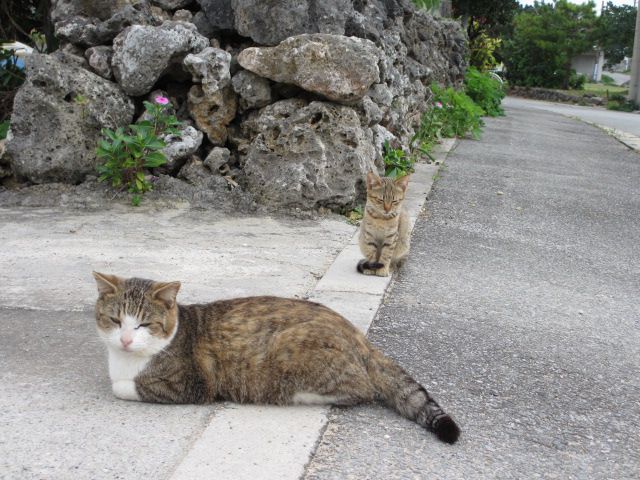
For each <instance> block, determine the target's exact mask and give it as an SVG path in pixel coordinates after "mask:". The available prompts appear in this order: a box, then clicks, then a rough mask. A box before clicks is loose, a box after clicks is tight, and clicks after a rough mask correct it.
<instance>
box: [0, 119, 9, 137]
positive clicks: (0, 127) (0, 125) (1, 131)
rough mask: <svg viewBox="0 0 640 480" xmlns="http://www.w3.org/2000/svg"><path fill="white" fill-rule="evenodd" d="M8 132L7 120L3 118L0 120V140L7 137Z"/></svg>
mask: <svg viewBox="0 0 640 480" xmlns="http://www.w3.org/2000/svg"><path fill="white" fill-rule="evenodd" d="M8 132H9V120H4V121H2V122H0V140H4V139H5V138H7V133H8Z"/></svg>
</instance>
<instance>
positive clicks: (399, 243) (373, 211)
mask: <svg viewBox="0 0 640 480" xmlns="http://www.w3.org/2000/svg"><path fill="white" fill-rule="evenodd" d="M408 184H409V176H408V175H407V176H404V177H400V178H397V179H395V180H394V179H392V178H388V177H382V178H381V177H379V176H378V175H376V174H375V173H373V172H369V174H368V175H367V203H366V205H365V210H364V218H363V219H362V225H361V226H360V237H359V243H360V251H361V252H362V254H363V255H364V256H365V258H364V259H363V260H360V261H359V262H358V271H359V272H360V273H364V274H365V275H378V276H380V277H386V276H388V275H389V269H390V268H393V267H400V266H402V264H403V263H404V261H405V259H406V257H407V254H408V253H409V233H410V232H409V215H408V213H407V211H406V209H405V208H404V207H403V206H402V201H403V200H404V194H405V192H406V191H407V185H408Z"/></svg>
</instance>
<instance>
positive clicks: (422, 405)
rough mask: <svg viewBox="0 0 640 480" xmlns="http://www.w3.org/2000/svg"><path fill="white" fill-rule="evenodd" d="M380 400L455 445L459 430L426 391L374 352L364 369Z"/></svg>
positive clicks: (388, 359) (378, 352)
mask: <svg viewBox="0 0 640 480" xmlns="http://www.w3.org/2000/svg"><path fill="white" fill-rule="evenodd" d="M367 370H368V373H369V378H370V379H371V382H372V383H373V385H374V387H375V389H376V392H377V393H378V396H379V399H380V400H382V401H384V402H385V403H386V404H387V405H388V406H389V407H391V408H393V409H394V410H396V411H397V412H398V413H400V415H402V416H403V417H406V418H408V419H410V420H413V421H415V422H416V423H418V424H419V425H421V426H423V427H425V428H427V429H429V430H431V431H432V432H434V433H435V434H436V436H437V437H438V438H439V439H440V440H442V441H443V442H447V443H455V442H456V440H458V437H459V436H460V428H459V427H458V425H456V422H454V421H453V419H452V418H451V417H450V416H449V415H447V414H446V413H445V412H444V411H443V410H442V408H440V405H438V404H437V403H436V401H435V400H434V399H433V398H432V397H431V396H430V395H429V393H428V392H427V390H426V389H425V388H424V387H423V386H422V385H420V384H419V383H418V382H416V381H415V380H414V379H413V378H411V376H410V375H409V374H408V373H407V372H405V371H404V370H403V369H402V367H400V366H399V365H398V364H396V363H395V362H394V361H393V360H391V359H390V358H389V357H386V356H385V355H384V354H382V353H381V352H380V351H378V350H375V349H374V350H373V351H372V352H371V356H370V358H369V363H368V366H367Z"/></svg>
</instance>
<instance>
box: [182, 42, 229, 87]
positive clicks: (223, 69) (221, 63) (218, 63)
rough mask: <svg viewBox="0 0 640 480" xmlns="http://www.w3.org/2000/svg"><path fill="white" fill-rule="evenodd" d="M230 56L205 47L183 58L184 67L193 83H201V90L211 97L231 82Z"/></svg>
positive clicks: (217, 49) (221, 51)
mask: <svg viewBox="0 0 640 480" xmlns="http://www.w3.org/2000/svg"><path fill="white" fill-rule="evenodd" d="M230 65H231V54H230V53H228V52H225V51H224V50H221V49H219V48H214V47H207V48H205V49H204V50H202V51H201V52H200V53H190V54H189V55H187V56H186V57H184V66H185V67H186V69H187V70H188V71H189V72H190V73H191V76H192V80H193V81H194V82H200V83H202V90H203V91H204V93H206V94H207V95H213V94H214V93H216V92H217V91H218V90H220V89H221V88H224V87H226V86H227V85H229V82H231V72H230V71H229V68H230Z"/></svg>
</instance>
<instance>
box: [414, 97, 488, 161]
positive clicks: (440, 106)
mask: <svg viewBox="0 0 640 480" xmlns="http://www.w3.org/2000/svg"><path fill="white" fill-rule="evenodd" d="M431 91H432V92H433V94H434V96H433V105H432V106H431V108H429V109H428V110H427V111H426V112H425V113H424V114H423V115H422V119H421V121H420V126H419V127H418V129H417V131H416V133H415V135H414V136H413V138H412V139H411V142H410V146H411V150H412V152H416V151H417V152H420V153H422V154H424V155H426V156H428V157H429V158H430V159H431V160H432V161H433V160H434V158H433V157H432V156H431V153H430V152H431V150H432V149H433V147H434V146H435V144H436V143H438V142H439V141H440V140H441V139H442V138H443V137H464V136H466V135H468V134H471V136H472V137H473V138H475V139H478V138H480V134H481V133H482V126H483V125H484V122H483V121H482V118H480V117H481V116H482V115H484V113H485V112H484V110H483V109H482V108H481V107H480V106H478V105H476V104H475V103H474V101H473V100H472V99H471V98H470V97H469V96H468V95H466V94H465V93H464V92H461V91H457V90H454V89H453V88H451V87H449V88H447V89H446V90H445V89H441V88H440V87H438V86H437V85H432V86H431Z"/></svg>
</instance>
